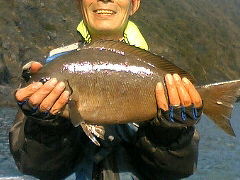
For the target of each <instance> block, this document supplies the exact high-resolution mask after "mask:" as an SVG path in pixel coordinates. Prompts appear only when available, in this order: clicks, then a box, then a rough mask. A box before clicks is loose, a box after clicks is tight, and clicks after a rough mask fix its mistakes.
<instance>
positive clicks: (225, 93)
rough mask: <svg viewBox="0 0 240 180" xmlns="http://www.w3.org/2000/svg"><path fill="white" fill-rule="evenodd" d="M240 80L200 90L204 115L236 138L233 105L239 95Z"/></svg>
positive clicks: (208, 86) (212, 85)
mask: <svg viewBox="0 0 240 180" xmlns="http://www.w3.org/2000/svg"><path fill="white" fill-rule="evenodd" d="M239 89H240V80H235V81H227V82H221V83H215V84H210V85H205V86H201V87H199V88H198V92H199V93H200V95H201V97H202V99H203V102H204V111H203V112H204V114H206V115H207V116H208V117H209V118H210V119H212V120H213V121H214V122H215V124H216V125H217V126H219V127H220V128H222V129H223V130H224V131H225V132H226V133H227V134H229V135H231V136H235V133H234V131H233V128H232V126H231V123H230V118H231V113H232V109H233V105H234V103H235V101H236V99H237V97H238V95H239V92H238V91H239Z"/></svg>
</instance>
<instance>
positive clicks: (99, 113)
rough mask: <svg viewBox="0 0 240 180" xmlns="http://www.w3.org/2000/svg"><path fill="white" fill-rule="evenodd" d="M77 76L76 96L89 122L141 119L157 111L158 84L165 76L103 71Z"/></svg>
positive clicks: (73, 96)
mask: <svg viewBox="0 0 240 180" xmlns="http://www.w3.org/2000/svg"><path fill="white" fill-rule="evenodd" d="M77 78H78V81H77V82H78V83H76V80H74V78H69V82H70V83H69V84H70V86H71V87H72V89H73V94H72V99H74V100H75V101H76V102H77V106H78V107H77V108H78V111H79V113H80V115H81V117H82V119H83V120H84V121H85V122H87V123H91V124H116V123H117V124H118V123H128V122H140V121H146V120H150V119H152V118H154V117H156V115H157V105H156V98H155V87H156V83H157V82H158V81H161V79H160V78H161V77H153V76H142V75H137V74H129V73H125V72H109V71H102V72H95V73H92V74H81V77H80V76H79V77H77Z"/></svg>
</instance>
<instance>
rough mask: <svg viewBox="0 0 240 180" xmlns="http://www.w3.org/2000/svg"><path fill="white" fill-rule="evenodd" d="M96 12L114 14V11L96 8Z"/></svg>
mask: <svg viewBox="0 0 240 180" xmlns="http://www.w3.org/2000/svg"><path fill="white" fill-rule="evenodd" d="M96 13H97V14H108V15H110V14H114V12H113V11H111V10H96Z"/></svg>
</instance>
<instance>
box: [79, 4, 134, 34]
mask: <svg viewBox="0 0 240 180" xmlns="http://www.w3.org/2000/svg"><path fill="white" fill-rule="evenodd" d="M80 1H81V12H82V15H83V20H84V22H85V24H86V25H87V27H88V29H89V31H90V33H96V34H107V33H109V34H114V33H119V32H123V29H124V28H125V26H126V23H127V21H128V18H129V16H130V15H132V14H133V13H134V12H135V10H136V9H134V8H133V3H132V0H105V1H104V0H80ZM135 4H136V3H135Z"/></svg>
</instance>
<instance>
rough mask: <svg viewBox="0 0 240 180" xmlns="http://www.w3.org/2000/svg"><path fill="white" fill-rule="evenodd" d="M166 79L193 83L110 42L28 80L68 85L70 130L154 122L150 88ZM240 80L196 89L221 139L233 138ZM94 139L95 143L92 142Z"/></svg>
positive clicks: (162, 62) (158, 60)
mask: <svg viewBox="0 0 240 180" xmlns="http://www.w3.org/2000/svg"><path fill="white" fill-rule="evenodd" d="M167 73H171V74H173V73H178V74H179V75H180V76H181V77H187V78H188V79H190V80H193V78H192V77H191V75H189V74H188V73H187V72H185V71H184V70H182V69H180V68H179V67H177V66H175V65H174V64H172V63H171V62H169V61H167V60H166V59H164V58H163V57H161V56H157V55H154V54H152V53H150V52H147V51H145V50H142V49H139V48H136V47H134V46H130V45H127V44H125V43H121V42H115V41H98V42H95V43H92V44H89V45H85V46H82V47H80V48H79V49H78V50H77V51H73V52H71V53H68V54H66V55H63V56H60V57H58V58H57V59H56V60H54V61H51V62H50V63H48V64H46V65H45V66H44V68H43V69H42V70H41V71H40V72H39V73H37V74H36V75H34V76H33V77H32V81H38V80H39V79H41V78H48V77H56V78H57V79H58V80H59V81H64V82H67V84H68V85H69V87H70V89H71V91H72V94H71V97H70V98H71V100H70V102H69V104H68V106H70V107H69V108H68V109H69V115H70V118H71V120H72V123H73V125H74V126H78V125H81V126H82V127H83V129H84V131H85V132H86V133H87V135H88V136H91V133H90V131H91V130H89V127H88V126H87V124H118V123H128V122H140V121H146V120H150V119H152V118H154V117H156V116H157V104H156V98H155V87H156V84H157V82H164V79H163V78H164V75H165V74H167ZM239 87H240V80H236V81H229V82H222V83H216V84H210V85H205V86H199V87H197V89H198V91H199V93H200V94H201V97H202V98H203V101H204V113H205V114H206V115H207V116H209V117H210V118H211V119H212V120H213V121H214V122H215V123H216V124H217V125H218V126H220V127H221V128H222V129H223V130H224V131H225V132H226V133H228V134H230V135H234V132H233V129H232V127H231V125H230V121H229V118H230V115H231V110H232V108H233V104H234V102H235V100H236V96H237V91H238V89H239ZM92 138H94V137H92Z"/></svg>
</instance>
